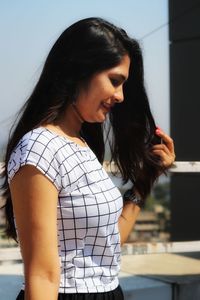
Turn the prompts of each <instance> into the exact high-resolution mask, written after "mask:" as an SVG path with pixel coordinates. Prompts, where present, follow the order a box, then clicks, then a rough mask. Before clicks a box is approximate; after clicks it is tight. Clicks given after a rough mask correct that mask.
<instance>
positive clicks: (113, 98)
mask: <svg viewBox="0 0 200 300" xmlns="http://www.w3.org/2000/svg"><path fill="white" fill-rule="evenodd" d="M129 67H130V58H129V56H128V55H125V56H124V57H123V58H122V60H121V62H120V63H119V64H118V65H117V66H115V67H113V68H111V69H108V70H105V71H102V72H99V73H97V74H95V75H94V76H93V77H92V78H91V80H90V81H89V83H88V84H87V86H86V87H83V88H81V89H80V92H79V95H78V97H77V100H76V107H77V109H78V111H79V113H80V115H81V116H82V118H83V119H84V120H85V121H87V122H103V121H104V120H105V118H106V114H107V113H108V112H109V111H110V109H111V107H112V106H113V105H115V104H116V103H120V102H122V101H123V100H124V95H123V84H124V82H125V81H126V79H127V78H128V74H129Z"/></svg>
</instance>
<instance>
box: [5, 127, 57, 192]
mask: <svg viewBox="0 0 200 300" xmlns="http://www.w3.org/2000/svg"><path fill="white" fill-rule="evenodd" d="M56 154H57V152H56V149H55V147H54V143H53V142H52V139H48V138H47V137H45V136H44V135H38V134H34V133H33V132H32V133H28V134H26V135H25V136H24V137H23V138H22V139H21V140H20V142H19V143H18V145H17V146H16V148H15V149H14V151H13V152H12V154H11V156H10V159H9V162H8V168H7V172H8V182H9V183H10V181H11V180H12V178H13V177H14V175H15V174H16V173H17V171H18V170H19V169H20V168H21V167H22V166H25V165H32V166H35V167H36V168H37V169H38V170H39V171H40V172H41V173H42V174H44V175H45V176H46V177H47V178H48V179H49V180H50V181H51V182H52V183H53V184H54V185H55V186H56V188H57V189H58V191H60V190H61V176H60V173H59V169H60V164H59V161H58V157H57V155H56Z"/></svg>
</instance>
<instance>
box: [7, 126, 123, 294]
mask: <svg viewBox="0 0 200 300" xmlns="http://www.w3.org/2000/svg"><path fill="white" fill-rule="evenodd" d="M26 164H31V165H34V166H36V167H37V168H38V169H39V170H40V171H41V172H42V173H43V174H45V175H46V176H47V177H48V178H49V179H50V180H51V181H52V182H53V183H54V184H55V186H56V187H57V189H58V191H59V197H58V205H57V228H58V240H59V249H58V250H59V255H60V261H61V281H60V289H59V292H61V293H87V292H90V293H95V292H107V291H111V290H113V289H115V288H116V287H117V286H118V277H117V276H118V272H119V263H120V237H119V231H118V218H119V216H120V214H121V210H122V197H121V194H120V192H119V190H118V189H117V188H116V187H115V185H114V184H113V182H112V181H111V179H110V178H109V177H108V175H107V173H106V172H105V170H104V169H103V168H102V165H101V164H100V163H99V161H98V160H97V158H96V156H95V154H94V153H93V152H92V150H91V149H90V148H89V147H81V146H79V145H77V144H76V143H74V142H73V141H71V140H69V139H67V138H65V137H61V136H58V135H56V134H55V133H53V132H51V131H49V130H48V129H46V128H43V127H40V128H37V129H34V130H33V131H31V132H29V133H27V134H26V135H25V136H24V137H23V138H22V139H21V141H20V142H19V144H18V145H17V147H16V149H15V150H14V151H13V153H12V155H11V157H10V161H9V165H8V176H9V180H11V179H12V177H13V176H14V174H15V173H16V172H17V171H18V169H19V168H20V167H21V166H23V165H26Z"/></svg>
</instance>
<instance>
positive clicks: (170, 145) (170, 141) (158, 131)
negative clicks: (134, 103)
mask: <svg viewBox="0 0 200 300" xmlns="http://www.w3.org/2000/svg"><path fill="white" fill-rule="evenodd" d="M156 135H158V136H159V137H160V138H161V139H162V140H163V142H164V143H165V145H167V147H168V149H169V150H170V152H174V141H173V139H172V138H171V137H170V136H169V135H167V134H166V133H165V132H164V131H162V130H161V129H160V128H157V129H156Z"/></svg>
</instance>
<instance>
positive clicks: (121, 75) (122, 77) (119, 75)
mask: <svg viewBox="0 0 200 300" xmlns="http://www.w3.org/2000/svg"><path fill="white" fill-rule="evenodd" d="M112 75H113V76H116V77H118V78H119V79H120V80H121V81H126V80H127V79H128V77H126V76H125V75H123V74H112Z"/></svg>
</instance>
